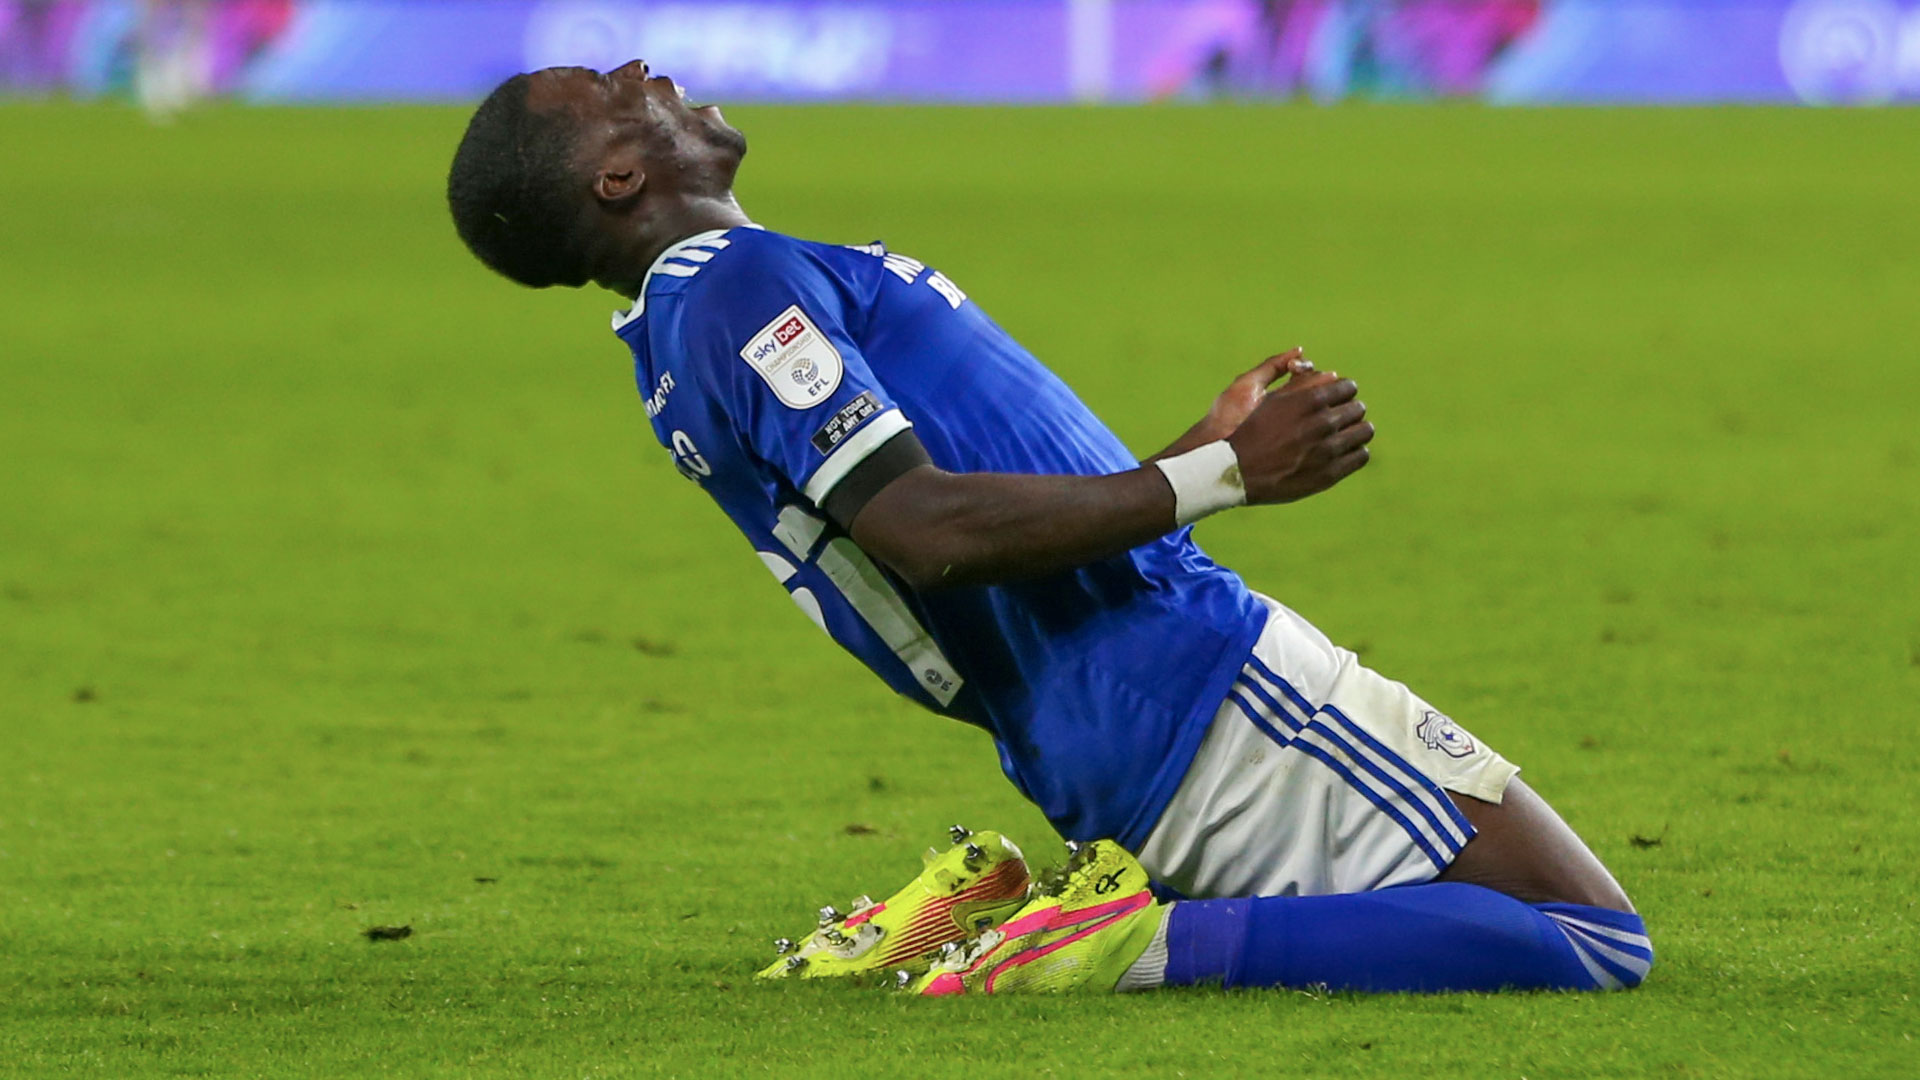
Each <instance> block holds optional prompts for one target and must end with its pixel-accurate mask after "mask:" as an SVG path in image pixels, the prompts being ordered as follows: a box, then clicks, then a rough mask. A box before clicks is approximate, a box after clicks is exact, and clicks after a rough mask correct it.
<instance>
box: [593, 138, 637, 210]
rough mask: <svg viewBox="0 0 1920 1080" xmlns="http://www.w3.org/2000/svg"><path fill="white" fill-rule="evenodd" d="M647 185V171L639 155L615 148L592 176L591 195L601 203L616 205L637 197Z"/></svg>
mask: <svg viewBox="0 0 1920 1080" xmlns="http://www.w3.org/2000/svg"><path fill="white" fill-rule="evenodd" d="M646 185H647V171H646V169H645V168H643V167H642V164H641V161H640V156H639V155H638V154H634V153H631V152H628V151H626V150H616V151H614V153H613V154H612V155H611V156H610V157H609V158H608V159H607V160H606V161H605V162H603V163H601V165H600V171H599V172H597V173H595V174H594V177H593V196H594V198H596V199H599V200H600V202H601V203H602V204H605V205H608V206H618V205H621V204H624V203H628V202H632V201H633V200H634V199H636V198H638V197H639V195H640V192H641V190H642V189H644V188H645V187H646Z"/></svg>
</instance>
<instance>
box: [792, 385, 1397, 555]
mask: <svg viewBox="0 0 1920 1080" xmlns="http://www.w3.org/2000/svg"><path fill="white" fill-rule="evenodd" d="M1293 359H1295V360H1297V359H1298V358H1297V357H1294V358H1293ZM1277 361H1279V362H1278V363H1277V364H1276V362H1277ZM1287 363H1288V361H1280V358H1277V357H1276V358H1274V360H1270V361H1268V362H1267V363H1266V364H1263V365H1262V366H1261V367H1259V368H1255V369H1254V371H1252V372H1249V373H1248V374H1247V375H1246V376H1242V379H1247V378H1248V377H1249V376H1257V375H1258V374H1259V373H1261V372H1262V371H1270V374H1268V375H1267V376H1266V380H1265V381H1266V382H1271V381H1272V378H1273V377H1274V376H1276V375H1277V374H1279V373H1281V372H1283V371H1287V370H1293V369H1289V368H1288V367H1287ZM1234 385H1235V387H1236V388H1238V387H1240V385H1241V380H1235V384H1234ZM1256 389H1258V391H1259V396H1258V397H1256V398H1254V400H1253V401H1252V403H1251V404H1250V405H1248V406H1247V408H1246V412H1245V414H1244V418H1243V419H1242V420H1241V422H1239V423H1238V424H1237V425H1236V426H1234V427H1233V428H1232V429H1231V430H1230V431H1228V432H1227V433H1226V434H1225V435H1224V437H1223V439H1224V441H1225V442H1226V444H1227V445H1228V446H1230V447H1232V449H1233V452H1234V456H1235V457H1236V458H1237V459H1238V463H1239V473H1240V476H1239V479H1240V481H1241V483H1242V484H1243V485H1244V488H1245V492H1246V501H1247V502H1248V503H1253V504H1265V503H1283V502H1291V501H1293V500H1295V499H1302V498H1305V497H1306V496H1308V495H1312V494H1314V493H1315V492H1319V491H1324V490H1326V489H1327V488H1329V487H1332V486H1333V485H1334V484H1336V483H1339V482H1340V481H1341V480H1342V479H1344V478H1345V477H1347V476H1349V475H1351V474H1352V473H1353V472H1355V471H1356V470H1358V469H1359V468H1361V467H1362V466H1364V465H1365V464H1366V463H1367V442H1368V441H1369V440H1371V439H1372V438H1373V425H1371V424H1369V423H1367V422H1366V420H1365V416H1366V406H1365V405H1364V404H1362V403H1361V402H1360V401H1359V399H1358V397H1357V394H1358V393H1359V391H1358V388H1357V387H1356V386H1355V385H1354V383H1353V381H1352V380H1351V379H1342V378H1340V377H1338V376H1337V375H1334V374H1332V373H1323V372H1313V371H1312V370H1311V367H1310V366H1308V367H1307V368H1306V369H1305V370H1304V371H1300V370H1296V371H1295V377H1294V378H1292V379H1291V380H1290V381H1289V382H1288V383H1287V384H1286V385H1285V386H1283V387H1281V388H1280V389H1279V390H1276V391H1273V392H1271V393H1269V392H1267V387H1266V385H1265V383H1264V382H1263V383H1261V384H1259V385H1258V386H1257V387H1256ZM1233 392H1234V389H1233V388H1230V389H1229V393H1233ZM1224 396H1225V395H1223V397H1224ZM1243 396H1251V395H1243ZM1216 410H1217V411H1219V412H1220V415H1222V416H1228V417H1230V416H1231V412H1230V411H1229V410H1222V409H1220V404H1219V403H1218V402H1216ZM1214 415H1215V413H1214V412H1213V411H1210V412H1209V418H1213V417H1214ZM1207 423H1208V421H1202V423H1201V424H1200V425H1196V426H1195V429H1194V430H1195V431H1201V432H1202V433H1203V434H1204V433H1206V429H1205V427H1204V425H1206V424H1207ZM1192 434H1193V433H1192V432H1189V435H1190V436H1191V435H1192ZM1183 441H1184V440H1183ZM1207 441H1214V440H1207ZM1179 445H1180V444H1178V443H1176V444H1175V447H1176V448H1177V447H1178V446H1179ZM1176 506H1177V499H1176V495H1175V491H1174V488H1173V485H1172V484H1171V483H1170V482H1169V481H1168V479H1167V477H1166V474H1165V473H1163V472H1162V470H1161V469H1160V468H1158V467H1156V466H1155V465H1153V464H1151V463H1149V464H1147V465H1143V466H1142V467H1140V468H1138V469H1132V470H1129V471H1127V472H1123V473H1115V474H1112V475H1109V476H1026V475H1016V474H1010V473H950V472H946V471H944V470H942V469H939V468H937V467H935V466H934V465H933V464H932V463H931V462H930V461H929V460H928V458H927V455H926V451H925V450H924V449H923V448H921V446H920V444H919V441H918V440H917V439H915V438H914V436H913V433H912V432H911V431H906V432H902V433H901V434H899V435H896V436H895V437H894V438H893V439H892V440H891V441H890V442H889V443H888V444H887V445H885V446H883V447H881V448H880V449H879V450H878V451H876V452H875V453H873V454H872V455H870V456H869V457H868V458H867V459H866V460H865V461H863V462H861V464H860V465H859V466H856V467H855V468H854V469H853V471H852V472H850V473H849V474H848V475H847V476H846V478H845V479H843V480H842V481H841V482H840V484H838V485H837V486H836V487H835V489H834V490H833V491H832V492H831V493H829V495H828V496H827V498H826V500H825V506H824V509H825V510H826V511H827V513H828V515H829V516H831V517H832V518H834V519H835V520H836V521H838V522H840V524H841V525H842V526H843V527H845V528H847V529H848V531H849V532H851V533H852V534H853V538H854V541H855V542H856V543H858V544H859V545H860V547H861V548H862V549H864V550H865V551H866V552H867V553H868V554H869V555H871V556H873V557H874V558H876V559H878V560H880V561H881V562H883V563H885V564H886V565H887V566H888V567H889V568H890V569H892V570H893V571H894V573H896V574H898V575H900V576H901V577H902V578H903V579H905V580H906V582H907V583H908V584H909V585H911V586H912V587H913V588H915V589H920V590H927V589H937V588H941V587H944V586H953V585H981V584H993V583H997V582H1003V581H1013V580H1020V579H1024V578H1033V577H1040V576H1044V575H1046V574H1050V573H1055V572H1057V571H1061V570H1066V569H1070V568H1072V567H1076V566H1082V565H1085V564H1087V563H1090V562H1096V561H1098V560H1100V559H1104V558H1108V557H1110V556H1113V555H1117V554H1119V553H1121V552H1124V551H1127V550H1129V549H1131V548H1134V547H1138V546H1139V545H1141V544H1144V543H1146V542H1148V541H1150V540H1153V539H1155V538H1156V537H1159V536H1161V535H1164V534H1165V533H1168V532H1171V531H1172V530H1173V529H1174V528H1176V527H1177V526H1178V521H1177V518H1176Z"/></svg>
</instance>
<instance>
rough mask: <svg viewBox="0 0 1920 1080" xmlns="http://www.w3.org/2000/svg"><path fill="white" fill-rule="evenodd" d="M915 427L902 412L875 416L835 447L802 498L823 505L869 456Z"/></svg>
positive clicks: (889, 412)
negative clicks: (837, 485) (804, 497)
mask: <svg viewBox="0 0 1920 1080" xmlns="http://www.w3.org/2000/svg"><path fill="white" fill-rule="evenodd" d="M912 426H913V423H912V422H911V421H909V420H908V419H907V418H906V416H905V415H904V414H902V413H901V412H900V410H899V409H888V410H887V411H886V412H883V413H881V414H879V415H878V416H875V417H874V418H873V419H871V420H869V421H867V422H866V423H865V424H864V425H862V426H861V428H860V430H859V431H856V432H854V433H853V434H852V435H851V436H849V437H848V438H847V440H846V441H845V442H843V443H841V444H840V445H839V446H837V447H835V448H834V451H833V453H831V454H828V455H827V460H825V461H823V462H821V463H820V467H819V468H817V469H815V470H813V476H812V477H810V478H809V479H808V480H807V484H806V487H804V488H802V489H801V492H802V494H804V495H806V497H807V498H808V499H810V500H812V502H813V505H815V506H820V505H823V504H824V503H825V502H826V501H827V494H828V493H829V492H831V491H832V490H833V488H834V485H836V484H838V483H839V482H840V481H842V480H844V479H846V478H847V474H848V473H850V472H852V471H853V467H854V466H855V465H858V464H860V463H861V462H862V461H865V460H866V459H867V456H868V455H869V454H871V453H873V452H874V451H875V450H878V449H880V447H881V445H882V444H883V443H885V442H886V441H887V440H888V439H891V438H893V437H894V436H895V435H898V434H900V433H901V432H903V431H905V430H907V429H908V428H910V427H912Z"/></svg>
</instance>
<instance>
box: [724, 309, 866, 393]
mask: <svg viewBox="0 0 1920 1080" xmlns="http://www.w3.org/2000/svg"><path fill="white" fill-rule="evenodd" d="M740 359H742V360H745V361H746V362H747V364H748V365H749V366H750V367H752V368H753V370H755V371H757V372H759V373H760V377H761V378H762V379H764V380H766V383H767V385H768V386H769V387H771V388H772V389H773V393H774V396H775V397H778V398H779V399H780V404H782V405H785V406H786V407H787V408H789V409H808V408H812V407H813V406H815V405H818V404H820V403H821V402H823V401H825V400H827V398H829V397H831V396H833V392H834V391H835V390H837V389H839V388H840V376H841V374H842V372H844V371H845V370H846V365H845V364H844V363H842V362H841V359H840V350H838V349H836V348H834V347H833V342H831V341H829V340H827V335H825V334H823V333H821V332H820V328H819V327H817V326H815V325H814V324H813V320H812V319H809V318H808V317H807V313H806V312H804V311H801V310H800V305H798V304H794V305H792V306H791V307H789V308H787V310H785V311H783V312H781V313H780V314H778V315H775V316H774V317H773V321H772V322H770V323H768V324H767V325H765V326H763V327H761V328H760V332H759V333H757V334H755V335H753V338H752V340H750V341H748V342H747V346H746V348H744V349H741V350H740Z"/></svg>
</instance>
